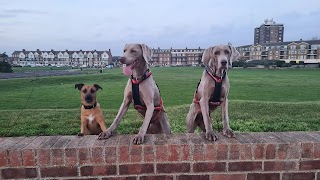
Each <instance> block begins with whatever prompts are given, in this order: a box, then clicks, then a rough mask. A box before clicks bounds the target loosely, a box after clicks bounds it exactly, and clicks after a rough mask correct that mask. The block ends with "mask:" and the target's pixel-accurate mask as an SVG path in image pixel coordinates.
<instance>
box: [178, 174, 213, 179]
mask: <svg viewBox="0 0 320 180" xmlns="http://www.w3.org/2000/svg"><path fill="white" fill-rule="evenodd" d="M177 179H178V180H209V179H210V176H209V175H180V176H177Z"/></svg>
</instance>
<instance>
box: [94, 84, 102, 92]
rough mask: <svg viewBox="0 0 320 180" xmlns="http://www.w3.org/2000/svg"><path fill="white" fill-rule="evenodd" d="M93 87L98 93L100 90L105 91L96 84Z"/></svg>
mask: <svg viewBox="0 0 320 180" xmlns="http://www.w3.org/2000/svg"><path fill="white" fill-rule="evenodd" d="M93 86H94V87H95V88H96V89H97V91H98V90H99V89H101V90H103V89H102V87H101V86H99V85H98V84H94V85H93Z"/></svg>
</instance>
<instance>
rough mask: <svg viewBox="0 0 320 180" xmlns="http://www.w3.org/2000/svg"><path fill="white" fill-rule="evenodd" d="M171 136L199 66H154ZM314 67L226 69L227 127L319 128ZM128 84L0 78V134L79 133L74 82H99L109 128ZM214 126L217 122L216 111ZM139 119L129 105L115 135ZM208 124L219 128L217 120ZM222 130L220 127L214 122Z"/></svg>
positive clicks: (319, 94)
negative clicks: (228, 83) (228, 117)
mask: <svg viewBox="0 0 320 180" xmlns="http://www.w3.org/2000/svg"><path fill="white" fill-rule="evenodd" d="M152 71H153V73H154V74H153V75H154V78H155V79H156V81H157V84H158V86H159V88H160V91H161V95H162V97H163V101H164V105H165V108H166V111H167V113H168V117H169V121H170V124H171V128H172V131H173V132H174V133H181V132H185V131H186V126H185V117H186V115H187V112H188V108H189V105H190V103H191V101H192V98H193V93H194V90H195V88H196V86H197V83H198V81H199V79H200V77H201V73H202V71H203V68H201V67H184V68H181V67H166V68H160V67H158V68H152ZM319 77H320V70H318V69H314V70H312V69H286V70H258V69H232V70H231V71H230V72H229V78H230V84H231V89H230V96H229V99H230V100H229V116H230V125H231V128H233V129H234V130H235V131H240V132H259V131H318V130H320V80H319ZM127 80H128V78H127V77H125V76H124V75H123V74H122V71H121V69H108V70H105V71H104V73H102V74H92V75H77V76H63V77H41V78H40V77H37V78H28V79H11V80H0V92H1V96H0V102H1V103H0V123H1V126H0V136H23V135H26V136H31V135H56V134H77V133H78V132H79V130H80V103H81V102H80V93H79V91H78V90H76V89H74V84H76V83H87V84H94V83H97V84H99V85H100V86H101V87H102V88H103V90H101V91H100V92H99V93H98V101H99V103H100V104H101V106H102V109H103V111H104V115H105V117H106V123H107V126H109V125H110V124H111V123H112V121H113V119H114V118H115V116H116V114H117V111H118V108H119V107H120V104H121V102H122V98H123V89H124V87H125V84H126V81H127ZM212 117H213V119H214V121H215V120H216V119H218V120H219V121H221V118H220V113H219V111H217V112H215V113H214V114H213V116H212ZM141 124H142V119H141V118H140V116H139V115H138V114H137V113H136V112H135V110H134V109H133V108H132V106H131V108H130V109H129V111H128V113H127V114H126V116H125V117H124V119H123V121H122V122H121V123H120V126H119V128H118V133H120V134H121V133H136V132H138V130H139V127H140V126H141ZM213 127H214V128H215V129H217V124H216V122H214V123H213ZM219 127H221V123H220V124H219Z"/></svg>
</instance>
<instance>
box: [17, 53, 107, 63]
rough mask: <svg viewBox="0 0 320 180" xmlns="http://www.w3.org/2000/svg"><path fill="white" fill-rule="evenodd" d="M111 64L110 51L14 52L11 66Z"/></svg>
mask: <svg viewBox="0 0 320 180" xmlns="http://www.w3.org/2000/svg"><path fill="white" fill-rule="evenodd" d="M110 63H112V55H111V51H110V49H109V50H108V51H97V50H93V51H82V50H79V51H69V50H67V49H66V50H65V51H54V50H53V49H51V50H50V51H40V50H39V49H37V50H36V51H27V50H25V49H22V51H14V52H13V53H12V64H13V65H20V66H76V67H80V66H81V67H92V66H106V65H108V64H110Z"/></svg>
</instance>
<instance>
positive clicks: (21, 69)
mask: <svg viewBox="0 0 320 180" xmlns="http://www.w3.org/2000/svg"><path fill="white" fill-rule="evenodd" d="M67 69H71V67H13V68H12V70H13V72H15V73H17V72H32V71H49V70H67Z"/></svg>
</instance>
